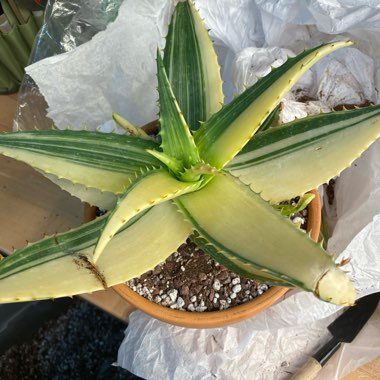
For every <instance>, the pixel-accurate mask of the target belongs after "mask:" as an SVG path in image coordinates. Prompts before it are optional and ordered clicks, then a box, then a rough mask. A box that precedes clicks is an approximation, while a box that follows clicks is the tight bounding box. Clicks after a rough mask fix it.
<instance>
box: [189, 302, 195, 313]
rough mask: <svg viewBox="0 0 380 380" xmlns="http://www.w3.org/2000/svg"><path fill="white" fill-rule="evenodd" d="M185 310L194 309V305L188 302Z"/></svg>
mask: <svg viewBox="0 0 380 380" xmlns="http://www.w3.org/2000/svg"><path fill="white" fill-rule="evenodd" d="M187 310H189V311H195V307H194V305H193V304H192V303H190V304H189V306H187Z"/></svg>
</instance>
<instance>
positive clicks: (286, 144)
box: [226, 105, 380, 170]
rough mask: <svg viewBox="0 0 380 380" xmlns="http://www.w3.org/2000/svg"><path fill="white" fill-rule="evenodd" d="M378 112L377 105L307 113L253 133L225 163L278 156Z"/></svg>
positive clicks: (234, 164) (245, 164)
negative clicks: (277, 125)
mask: <svg viewBox="0 0 380 380" xmlns="http://www.w3.org/2000/svg"><path fill="white" fill-rule="evenodd" d="M379 116H380V105H377V106H372V107H367V108H361V109H355V110H350V111H339V112H334V113H328V114H319V115H316V116H309V117H307V118H304V119H300V120H297V121H294V122H291V123H287V124H284V125H282V126H279V127H276V128H272V129H269V130H267V131H265V132H263V133H260V134H257V135H255V136H254V137H253V138H252V140H251V141H250V142H249V143H248V144H247V145H246V146H245V147H244V149H243V150H242V151H241V152H240V154H239V155H238V156H237V157H235V159H234V160H232V161H231V163H230V164H229V165H227V167H226V169H227V170H238V169H243V168H247V167H252V166H254V165H258V164H262V163H263V162H266V161H269V160H273V159H279V158H281V157H283V156H286V155H290V154H291V153H292V152H295V151H298V150H301V149H304V148H306V147H308V146H310V145H313V144H315V143H316V142H319V141H321V142H322V141H323V140H325V139H327V138H328V137H329V136H332V135H334V134H337V133H341V132H344V131H345V130H348V129H349V128H355V126H357V125H359V124H362V123H365V122H366V121H369V120H371V119H373V121H375V119H374V118H376V117H379Z"/></svg>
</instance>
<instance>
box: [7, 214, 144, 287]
mask: <svg viewBox="0 0 380 380" xmlns="http://www.w3.org/2000/svg"><path fill="white" fill-rule="evenodd" d="M150 210H151V209H149V210H145V211H144V212H141V213H140V214H139V215H137V216H136V217H134V218H133V219H131V220H130V221H129V222H128V223H127V224H126V225H125V226H124V227H123V228H121V229H120V231H119V233H120V232H121V231H124V230H125V229H126V228H128V227H130V226H131V225H133V224H134V223H135V222H137V221H138V220H139V219H140V218H142V217H143V216H144V215H145V214H146V213H148V212H149V211H150ZM106 221H107V216H106V215H105V216H103V217H100V218H98V219H95V220H94V221H92V222H89V223H86V224H84V225H82V226H80V227H78V228H76V229H74V230H70V231H68V232H64V233H60V234H56V235H53V236H49V237H46V238H44V239H43V240H40V241H38V242H36V243H33V244H30V245H28V246H26V247H25V248H21V249H19V250H17V251H16V252H14V253H13V254H12V255H11V256H8V257H7V258H6V259H3V260H1V261H0V280H1V279H4V278H6V277H9V276H11V275H14V274H16V273H19V272H23V271H25V270H27V269H30V268H32V267H35V266H39V265H41V264H43V263H46V262H49V261H51V260H56V259H58V258H60V257H64V256H68V255H75V254H78V253H80V251H81V250H83V249H85V248H88V247H91V246H93V245H94V244H95V243H96V242H97V240H98V238H99V235H100V233H101V231H102V229H103V228H104V225H105V223H106Z"/></svg>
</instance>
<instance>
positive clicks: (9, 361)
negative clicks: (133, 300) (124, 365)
mask: <svg viewBox="0 0 380 380" xmlns="http://www.w3.org/2000/svg"><path fill="white" fill-rule="evenodd" d="M125 328H126V325H125V324H124V323H123V322H121V321H119V320H117V319H115V318H114V317H112V316H110V315H108V314H107V313H104V312H103V311H101V310H99V309H98V308H96V307H94V306H92V305H90V304H89V303H87V302H86V301H82V300H80V299H78V298H76V299H74V300H73V302H72V305H71V306H70V307H69V308H68V309H67V311H66V312H64V313H63V314H62V315H61V316H60V317H58V318H57V319H54V320H50V321H48V322H46V323H45V324H44V325H43V326H42V327H41V328H40V329H39V330H38V331H37V332H36V333H35V334H34V336H33V337H32V339H30V340H29V341H27V342H24V343H22V344H16V345H14V346H12V347H11V348H10V349H8V350H7V351H6V352H5V353H4V354H3V355H2V356H1V357H0V379H1V380H24V379H25V380H29V379H30V380H32V379H38V380H45V379H46V380H61V379H62V380H66V379H67V380H77V379H78V380H86V379H92V380H95V379H106V380H113V379H115V380H116V379H127V380H135V379H140V378H139V377H136V376H134V375H132V374H131V373H129V372H128V371H125V370H123V369H121V368H117V367H113V366H112V363H114V362H115V361H116V359H117V351H118V348H119V346H120V344H121V342H122V340H123V338H124V330H125Z"/></svg>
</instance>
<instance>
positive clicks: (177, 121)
mask: <svg viewBox="0 0 380 380" xmlns="http://www.w3.org/2000/svg"><path fill="white" fill-rule="evenodd" d="M157 78H158V92H159V94H160V119H159V121H160V136H161V139H162V143H161V147H162V150H163V152H164V153H165V154H167V155H168V156H170V157H172V158H175V159H176V160H178V161H181V162H182V163H183V165H184V167H189V166H192V165H194V164H196V163H198V162H199V161H200V159H199V154H198V149H197V147H196V146H195V143H194V140H193V136H192V135H191V133H190V129H189V127H188V125H187V124H186V121H185V119H184V117H183V115H182V113H181V110H180V109H179V106H178V104H177V101H176V99H175V97H174V94H173V91H172V89H171V87H170V83H169V80H168V78H167V76H166V72H165V67H164V63H163V61H162V58H161V55H160V53H159V52H157Z"/></svg>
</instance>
